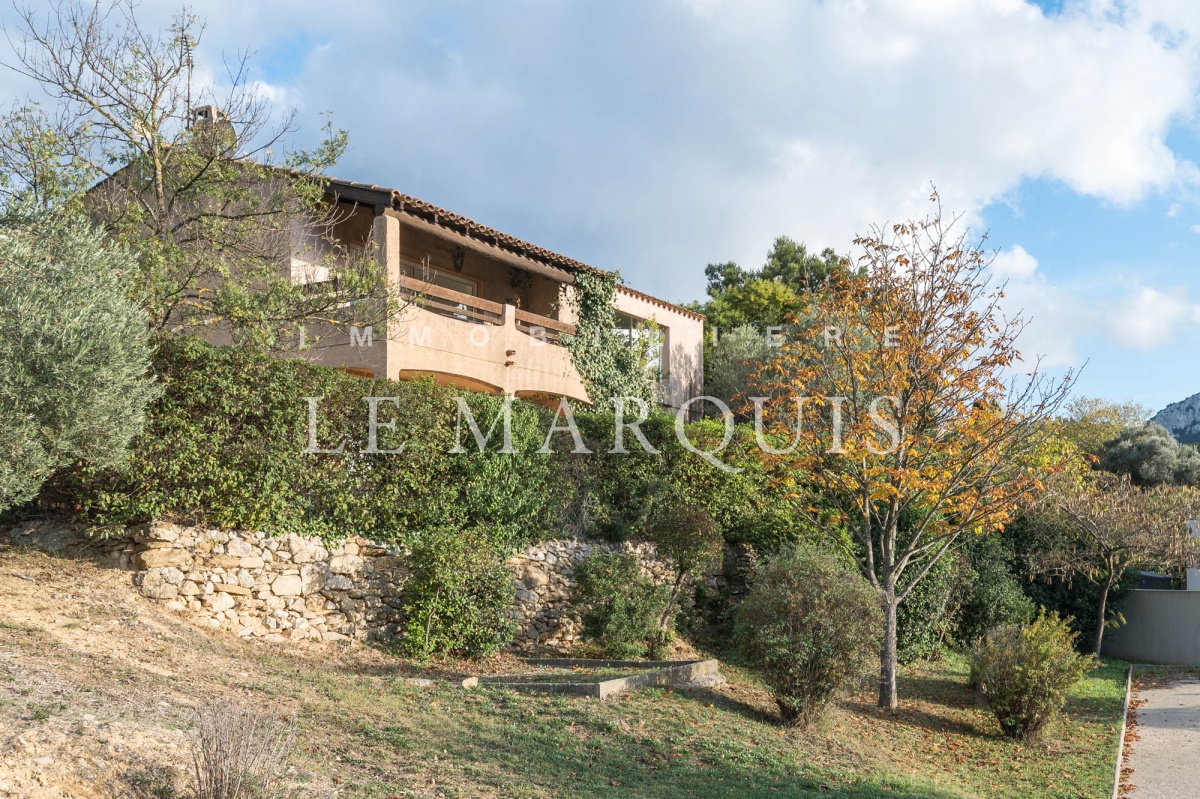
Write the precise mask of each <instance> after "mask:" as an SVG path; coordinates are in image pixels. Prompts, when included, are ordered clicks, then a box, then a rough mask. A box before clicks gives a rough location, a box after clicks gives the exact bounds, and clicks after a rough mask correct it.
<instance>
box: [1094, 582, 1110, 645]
mask: <svg viewBox="0 0 1200 799" xmlns="http://www.w3.org/2000/svg"><path fill="white" fill-rule="evenodd" d="M1112 585H1113V578H1112V577H1111V576H1110V577H1108V578H1107V579H1105V581H1104V584H1103V585H1101V586H1100V607H1098V608H1097V609H1096V610H1097V613H1096V646H1095V647H1094V648H1093V649H1092V651H1093V652H1094V653H1095V655H1096V657H1100V647H1101V646H1102V645H1103V644H1104V626H1105V625H1104V617H1105V616H1106V615H1108V592H1109V591H1111V590H1112Z"/></svg>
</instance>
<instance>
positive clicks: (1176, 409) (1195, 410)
mask: <svg viewBox="0 0 1200 799" xmlns="http://www.w3.org/2000/svg"><path fill="white" fill-rule="evenodd" d="M1150 421H1152V422H1154V423H1155V424H1158V425H1162V426H1163V427H1165V428H1167V429H1168V430H1170V431H1171V435H1173V436H1175V438H1176V440H1178V441H1179V443H1181V444H1195V443H1197V442H1200V393H1198V394H1193V395H1192V396H1190V397H1188V398H1187V399H1182V400H1180V401H1179V402H1172V403H1171V404H1170V405H1168V406H1167V407H1165V408H1163V409H1162V410H1161V411H1159V412H1158V413H1156V414H1154V415H1153V416H1151V417H1150Z"/></svg>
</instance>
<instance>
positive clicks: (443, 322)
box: [291, 180, 704, 408]
mask: <svg viewBox="0 0 1200 799" xmlns="http://www.w3.org/2000/svg"><path fill="white" fill-rule="evenodd" d="M327 191H328V198H329V200H330V201H331V202H334V203H337V204H338V207H339V210H340V211H341V213H339V214H338V222H337V224H336V225H335V226H334V228H333V231H332V236H330V237H329V238H333V239H334V240H335V241H336V242H337V243H338V245H340V246H348V247H361V248H365V247H377V248H378V257H379V259H380V262H381V263H382V265H383V266H384V268H385V269H386V274H387V280H388V283H389V287H390V288H392V289H394V290H395V292H396V293H398V294H399V295H400V296H401V297H402V298H404V299H406V300H408V302H407V304H406V305H405V307H404V308H403V310H402V312H401V314H400V319H398V320H396V321H395V322H393V323H391V324H389V325H388V327H389V329H388V330H387V331H386V332H385V333H384V334H383V335H381V334H380V331H378V330H360V329H357V328H351V329H350V330H348V331H341V332H337V331H332V332H330V333H329V335H328V336H327V337H326V338H325V339H323V340H322V343H321V346H319V347H311V348H308V349H302V350H301V355H302V356H303V357H305V358H308V359H310V360H313V361H315V362H319V363H322V364H325V365H328V366H334V367H337V368H340V369H343V370H345V371H348V372H350V373H352V374H357V375H361V376H364V377H368V376H380V377H388V378H392V379H405V378H411V377H418V376H432V377H433V378H434V379H436V380H438V381H439V382H443V383H446V384H451V385H454V386H459V387H462V388H466V389H471V390H474V391H484V392H491V393H495V394H503V395H508V396H514V397H521V398H526V399H530V400H533V401H540V402H557V399H558V398H559V397H567V398H568V399H571V400H579V401H588V400H589V398H588V394H587V389H586V388H585V386H584V383H583V380H582V379H581V377H580V375H579V372H578V371H577V369H576V368H575V365H574V364H573V362H572V359H571V356H570V354H569V352H568V351H567V348H566V347H565V346H564V345H563V343H562V340H561V337H562V336H563V335H571V334H574V333H575V321H576V317H575V310H574V308H575V306H574V304H573V302H572V300H573V297H574V292H575V282H576V278H577V277H578V276H580V275H582V274H585V273H588V272H595V271H598V270H596V268H595V267H592V266H588V265H587V264H584V263H581V262H579V261H576V260H574V259H572V258H569V257H567V256H564V255H560V254H558V253H555V252H551V251H550V250H547V249H545V248H543V247H539V246H537V245H535V244H530V243H529V242H526V241H522V240H520V239H517V238H515V237H513V236H510V235H508V234H505V233H501V232H500V231H498V230H494V229H492V228H490V227H486V226H484V225H482V224H479V223H478V222H474V221H472V220H470V219H467V218H466V217H463V216H460V215H458V214H455V213H453V212H450V211H447V210H445V209H443V208H439V207H437V206H434V205H432V204H430V203H427V202H424V201H422V200H418V199H416V198H413V197H411V196H409V195H407V194H403V193H401V192H399V191H397V190H395V189H387V188H381V187H379V186H374V185H366V184H362V183H355V182H351V181H344V180H330V182H329V184H328V188H327ZM295 238H296V242H295V246H294V255H293V257H292V263H291V269H292V277H293V279H294V280H297V281H302V282H320V281H322V280H327V279H329V276H328V269H327V268H326V267H323V266H321V263H322V257H321V255H322V253H321V250H322V249H323V248H327V247H328V246H329V244H328V243H327V237H326V236H324V235H317V234H315V233H312V234H307V233H305V232H303V231H301V232H300V233H299V234H298V235H297V236H296V237H295ZM615 304H616V311H617V313H618V319H619V320H620V325H621V327H622V329H623V330H624V332H625V333H626V334H627V335H629V336H637V335H643V334H645V331H646V328H647V326H646V325H644V324H643V323H648V322H653V327H656V328H657V331H658V334H659V336H660V338H659V339H658V340H659V342H660V346H658V347H657V357H656V358H654V362H653V363H650V364H648V365H647V366H648V368H650V369H652V370H653V371H654V372H655V373H656V375H657V376H658V378H659V381H660V397H661V399H662V403H663V405H664V406H666V407H668V408H679V407H680V406H682V405H683V404H684V403H685V402H686V401H687V400H688V399H690V398H691V397H694V396H698V395H700V394H702V393H703V392H702V383H703V357H704V356H703V352H704V348H703V333H704V317H703V316H702V315H700V314H698V313H696V312H694V311H691V310H688V309H686V308H681V307H679V306H677V305H673V304H671V303H669V302H665V301H663V300H660V299H658V298H656V297H652V296H650V295H648V294H644V293H642V292H640V291H637V290H635V289H632V288H630V287H628V286H624V285H620V284H618V286H617V291H616V297H615Z"/></svg>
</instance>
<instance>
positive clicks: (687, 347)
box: [616, 286, 704, 408]
mask: <svg viewBox="0 0 1200 799" xmlns="http://www.w3.org/2000/svg"><path fill="white" fill-rule="evenodd" d="M616 306H617V310H618V311H620V312H621V313H624V314H628V315H629V316H632V317H634V318H635V319H645V320H649V319H653V320H654V321H655V322H657V323H658V325H659V327H660V328H661V329H662V331H663V334H664V341H663V348H664V350H665V356H666V357H665V358H664V361H665V362H664V364H663V369H664V375H663V376H664V380H663V383H664V389H665V396H664V397H663V400H664V402H665V403H666V404H667V405H669V406H670V407H672V408H679V407H681V406H682V405H683V404H684V403H685V402H687V401H688V400H689V399H691V398H692V397H696V396H699V395H700V394H702V393H703V387H704V322H703V321H702V320H700V319H697V318H696V317H695V316H692V315H690V314H685V313H681V312H680V311H677V310H675V309H673V308H671V307H668V306H666V305H663V304H660V303H657V302H653V301H652V300H650V299H647V298H646V297H644V296H642V295H639V294H636V293H632V292H630V291H628V290H626V289H624V288H622V287H620V286H618V287H617V296H616Z"/></svg>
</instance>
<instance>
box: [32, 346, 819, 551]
mask: <svg viewBox="0 0 1200 799" xmlns="http://www.w3.org/2000/svg"><path fill="white" fill-rule="evenodd" d="M154 369H155V372H156V373H157V375H158V379H159V381H160V382H161V384H162V388H163V394H162V396H161V397H160V398H159V400H158V401H157V402H156V403H155V404H154V405H153V406H152V407H151V409H150V421H149V424H148V425H147V427H146V429H145V430H144V432H143V433H142V434H141V435H140V436H139V437H138V438H137V439H135V441H134V443H133V456H132V457H131V458H130V459H129V462H128V463H127V464H125V465H124V466H123V467H122V468H120V469H112V468H103V469H102V468H91V467H87V466H84V465H78V466H76V467H75V468H74V469H72V470H70V471H68V472H67V473H64V474H63V475H60V476H59V477H58V478H57V479H56V480H55V481H54V482H53V483H52V484H51V485H49V486H48V487H47V489H46V490H45V491H44V492H43V494H42V498H41V501H42V504H43V505H48V506H52V507H56V508H58V509H68V510H70V511H73V512H74V513H76V514H77V515H78V516H79V517H81V518H82V519H84V520H86V521H87V522H89V523H91V524H93V525H96V526H100V527H111V528H114V529H115V528H120V527H124V526H127V525H129V524H133V523H137V522H142V521H147V520H150V519H163V520H171V521H176V522H180V523H184V524H193V525H211V526H216V527H224V528H240V529H255V530H263V531H265V532H267V533H269V534H278V533H293V532H294V533H299V534H308V535H319V536H323V537H326V538H339V537H342V536H345V535H362V536H365V537H368V538H372V539H375V540H380V541H391V542H394V543H397V544H403V545H406V546H412V545H414V544H416V543H418V542H419V541H420V540H421V538H422V536H424V535H426V534H430V533H432V532H434V531H442V530H447V529H459V530H462V529H475V530H483V531H486V532H487V533H488V535H489V537H490V539H491V540H492V541H494V542H495V543H496V544H497V546H498V547H499V548H500V549H501V550H504V549H508V550H511V549H513V548H516V547H519V546H521V545H523V544H525V543H527V542H529V541H530V540H535V539H544V538H548V537H554V536H558V535H563V534H582V535H588V536H596V537H603V538H608V539H610V540H622V539H627V538H637V537H640V536H641V533H642V530H643V529H644V527H645V524H646V521H647V519H648V517H649V515H650V513H651V512H652V511H653V509H654V507H655V506H656V503H659V502H660V501H661V500H662V499H663V498H678V497H686V498H688V500H689V501H690V502H693V503H694V504H695V505H696V506H697V507H698V508H701V509H703V510H705V511H707V512H708V513H709V515H711V516H712V518H713V519H714V520H715V521H716V522H717V524H718V525H719V526H720V527H721V530H722V532H723V533H724V535H725V536H726V538H727V539H729V540H744V541H750V542H751V543H755V544H756V545H762V546H763V547H764V548H767V549H772V548H774V547H775V546H777V545H778V543H780V542H781V541H787V540H795V539H796V538H798V537H803V533H804V529H805V528H804V527H803V525H802V524H800V523H799V522H798V521H797V519H798V518H799V515H798V514H794V513H793V512H792V511H791V507H792V506H791V504H790V503H789V502H788V501H786V500H785V499H783V498H782V497H781V496H780V493H779V492H778V491H777V490H776V489H773V488H772V486H771V482H770V480H769V478H768V475H767V474H766V473H765V471H764V470H763V467H762V466H761V465H760V463H759V461H758V459H757V458H755V457H754V455H755V451H754V444H753V433H752V430H749V429H747V428H739V429H738V431H737V434H736V435H735V437H734V440H733V441H732V443H730V445H729V446H728V447H726V448H725V450H723V451H722V453H721V457H722V459H724V460H726V461H730V462H734V463H736V465H737V466H738V468H740V469H742V471H741V472H739V473H737V474H733V473H730V472H727V471H723V470H721V469H717V468H715V467H714V466H713V465H712V464H710V463H708V462H706V461H705V460H704V459H702V458H701V457H700V456H698V455H696V454H695V453H692V452H689V451H687V449H685V448H684V447H683V446H682V445H681V444H680V443H679V441H678V440H677V439H676V436H675V419H674V417H673V416H671V415H668V414H665V413H661V412H659V413H656V414H654V415H652V416H651V418H650V420H649V421H648V422H646V423H645V424H644V425H643V429H644V430H645V432H646V435H647V437H648V438H649V440H650V441H651V443H652V444H653V445H654V446H655V447H657V448H658V449H660V450H661V454H660V455H652V454H649V453H646V452H643V451H642V450H641V448H640V446H639V445H638V443H637V441H636V440H635V439H634V437H633V436H632V434H628V435H627V436H626V447H627V449H628V450H629V452H628V453H627V454H620V453H611V452H610V450H611V449H612V448H613V438H614V434H613V431H614V427H615V425H614V418H613V414H612V413H611V412H608V413H604V412H600V411H595V410H577V412H576V419H577V422H578V425H579V428H580V431H581V433H582V435H583V436H584V438H585V440H586V442H587V444H588V446H589V448H590V449H592V450H593V451H594V454H590V455H583V454H579V455H573V454H570V452H569V451H570V449H571V448H572V446H573V445H572V442H571V437H570V435H569V434H567V433H556V434H555V435H554V439H553V441H552V449H553V450H554V453H553V454H539V453H538V452H537V451H536V450H537V449H539V448H540V447H541V446H542V444H543V442H544V440H545V437H546V434H547V431H548V429H549V425H550V416H551V414H550V412H549V411H547V410H546V409H545V408H542V407H539V406H537V405H534V404H531V403H528V402H524V401H521V400H514V401H513V402H512V405H511V414H512V432H513V444H514V448H515V449H516V452H515V453H514V454H503V453H500V452H497V451H496V450H498V449H499V447H500V444H501V442H500V440H499V439H500V436H499V435H498V433H499V428H497V431H496V432H497V435H496V436H495V439H494V440H493V441H492V442H491V448H490V449H489V451H487V452H484V453H480V452H479V451H478V449H477V447H476V444H475V441H474V439H473V437H472V435H471V432H470V430H469V429H468V428H467V426H466V425H465V424H464V425H463V429H462V435H461V441H462V445H463V447H464V448H465V450H466V451H465V452H464V453H462V454H454V453H452V452H451V450H452V449H453V448H454V446H455V442H456V437H457V432H458V431H457V421H458V410H457V405H456V400H455V397H458V396H461V397H464V398H465V400H466V402H467V404H468V407H469V408H470V409H471V411H472V414H473V415H474V417H475V419H476V420H477V422H478V424H479V427H480V429H481V430H483V431H484V432H486V431H487V430H488V428H489V427H490V425H491V422H492V420H493V419H494V418H496V416H497V414H498V413H499V412H500V410H501V408H502V405H503V399H502V398H500V397H495V396H491V395H487V394H476V393H473V392H464V391H461V390H458V389H453V388H450V387H446V386H442V385H439V384H437V383H434V382H433V381H431V380H425V381H393V380H384V379H375V380H363V379H361V378H356V377H352V376H349V375H346V374H344V373H342V372H340V371H337V370H335V369H330V368H328V367H322V366H316V365H313V364H309V363H307V362H304V361H299V360H290V359H286V358H279V357H272V356H268V355H264V354H261V353H256V352H253V351H250V350H246V349H240V348H234V347H214V346H211V345H208V344H206V343H204V342H203V341H201V340H199V339H197V338H194V337H164V338H162V339H160V340H159V341H158V342H157V348H156V352H155V355H154ZM365 396H376V397H395V398H397V400H398V403H399V407H396V405H395V404H393V403H391V402H385V401H381V402H380V403H379V406H378V418H379V421H380V422H381V423H387V422H392V421H394V422H395V433H394V434H393V433H392V432H391V431H389V430H386V429H383V428H380V430H379V440H378V442H377V444H378V448H379V449H381V450H388V449H393V448H395V447H398V446H399V445H400V444H401V443H402V442H404V449H403V452H402V453H400V454H385V453H378V454H370V453H363V452H362V450H363V449H365V448H366V446H367V431H368V423H367V418H368V405H367V403H366V402H365V401H364V400H363V398H364V397H365ZM307 397H321V398H322V399H321V400H320V401H319V403H318V406H317V412H316V420H317V425H316V430H317V439H316V440H317V444H318V447H319V448H321V449H333V448H335V447H336V446H337V445H338V443H339V442H344V453H343V454H319V453H318V454H314V453H309V452H306V451H305V450H306V449H307V448H308V446H309V440H308V439H309V430H308V402H307V400H306V398H307ZM723 432H724V431H723V429H722V427H721V425H720V424H719V423H716V422H713V421H703V422H698V423H695V424H692V425H689V426H688V435H689V437H690V439H691V440H692V441H693V442H694V443H695V444H696V445H697V446H700V447H704V448H706V449H709V448H715V447H716V446H717V444H719V442H720V441H721V438H722V435H723Z"/></svg>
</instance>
